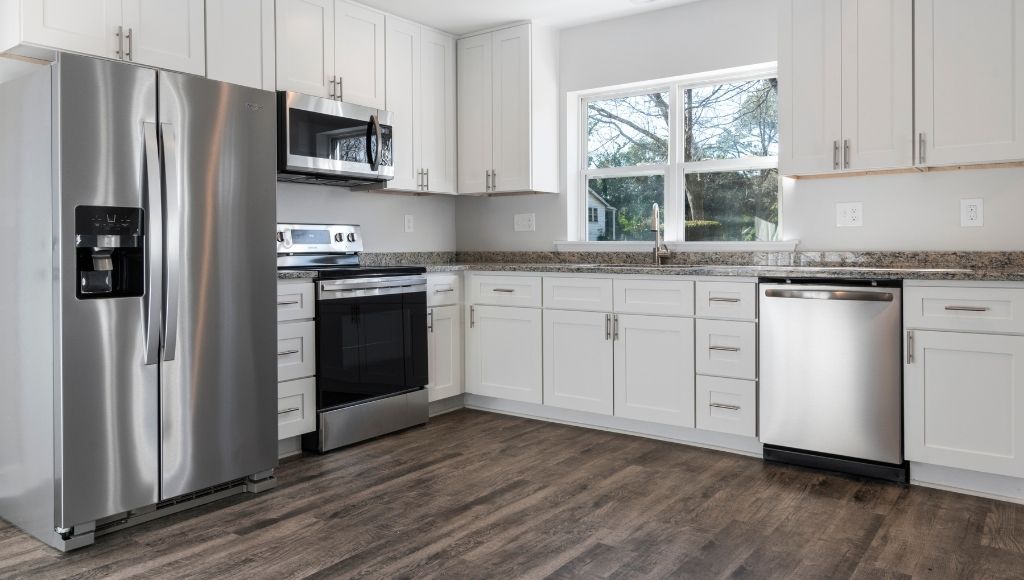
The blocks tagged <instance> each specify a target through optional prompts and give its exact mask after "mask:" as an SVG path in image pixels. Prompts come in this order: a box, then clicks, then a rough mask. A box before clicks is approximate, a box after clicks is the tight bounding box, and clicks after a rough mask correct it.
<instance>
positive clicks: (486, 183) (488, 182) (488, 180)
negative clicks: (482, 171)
mask: <svg viewBox="0 0 1024 580" xmlns="http://www.w3.org/2000/svg"><path fill="white" fill-rule="evenodd" d="M490 190H491V170H490V169H488V170H487V177H485V178H484V191H490Z"/></svg>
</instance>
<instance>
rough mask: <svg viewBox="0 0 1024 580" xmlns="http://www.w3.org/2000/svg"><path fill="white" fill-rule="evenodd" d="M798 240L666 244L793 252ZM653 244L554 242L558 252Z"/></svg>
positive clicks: (641, 248)
mask: <svg viewBox="0 0 1024 580" xmlns="http://www.w3.org/2000/svg"><path fill="white" fill-rule="evenodd" d="M799 243H800V240H786V241H782V242H666V244H665V245H666V246H668V249H669V250H671V251H673V252H795V251H796V247H797V245H798V244H799ZM653 248H654V243H653V242H555V251H558V252H648V251H650V250H652V249H653Z"/></svg>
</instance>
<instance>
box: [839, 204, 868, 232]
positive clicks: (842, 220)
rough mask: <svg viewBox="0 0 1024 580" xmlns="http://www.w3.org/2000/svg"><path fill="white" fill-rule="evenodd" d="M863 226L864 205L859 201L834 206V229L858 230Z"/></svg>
mask: <svg viewBox="0 0 1024 580" xmlns="http://www.w3.org/2000/svg"><path fill="white" fill-rule="evenodd" d="M863 225H864V203H863V202H860V201H853V202H845V203H837V204H836V227H837V228H859V227H861V226H863Z"/></svg>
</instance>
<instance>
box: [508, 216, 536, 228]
mask: <svg viewBox="0 0 1024 580" xmlns="http://www.w3.org/2000/svg"><path fill="white" fill-rule="evenodd" d="M512 226H513V229H514V230H515V231H517V232H535V231H537V214H535V213H517V214H516V217H515V219H514V220H513V223H512Z"/></svg>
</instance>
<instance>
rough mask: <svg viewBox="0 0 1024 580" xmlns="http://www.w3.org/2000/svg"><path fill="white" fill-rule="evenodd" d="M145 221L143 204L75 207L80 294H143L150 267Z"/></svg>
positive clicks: (113, 296) (118, 295)
mask: <svg viewBox="0 0 1024 580" xmlns="http://www.w3.org/2000/svg"><path fill="white" fill-rule="evenodd" d="M142 224H143V213H142V210H141V209H139V208H134V207H100V206H79V207H77V208H75V248H76V254H77V262H78V268H77V274H78V276H77V280H78V285H77V291H76V293H77V295H78V298H80V299H92V298H124V297H130V296H142V294H143V292H144V290H145V270H146V268H145V265H146V262H145V251H146V248H145V236H144V235H143V229H142Z"/></svg>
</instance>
